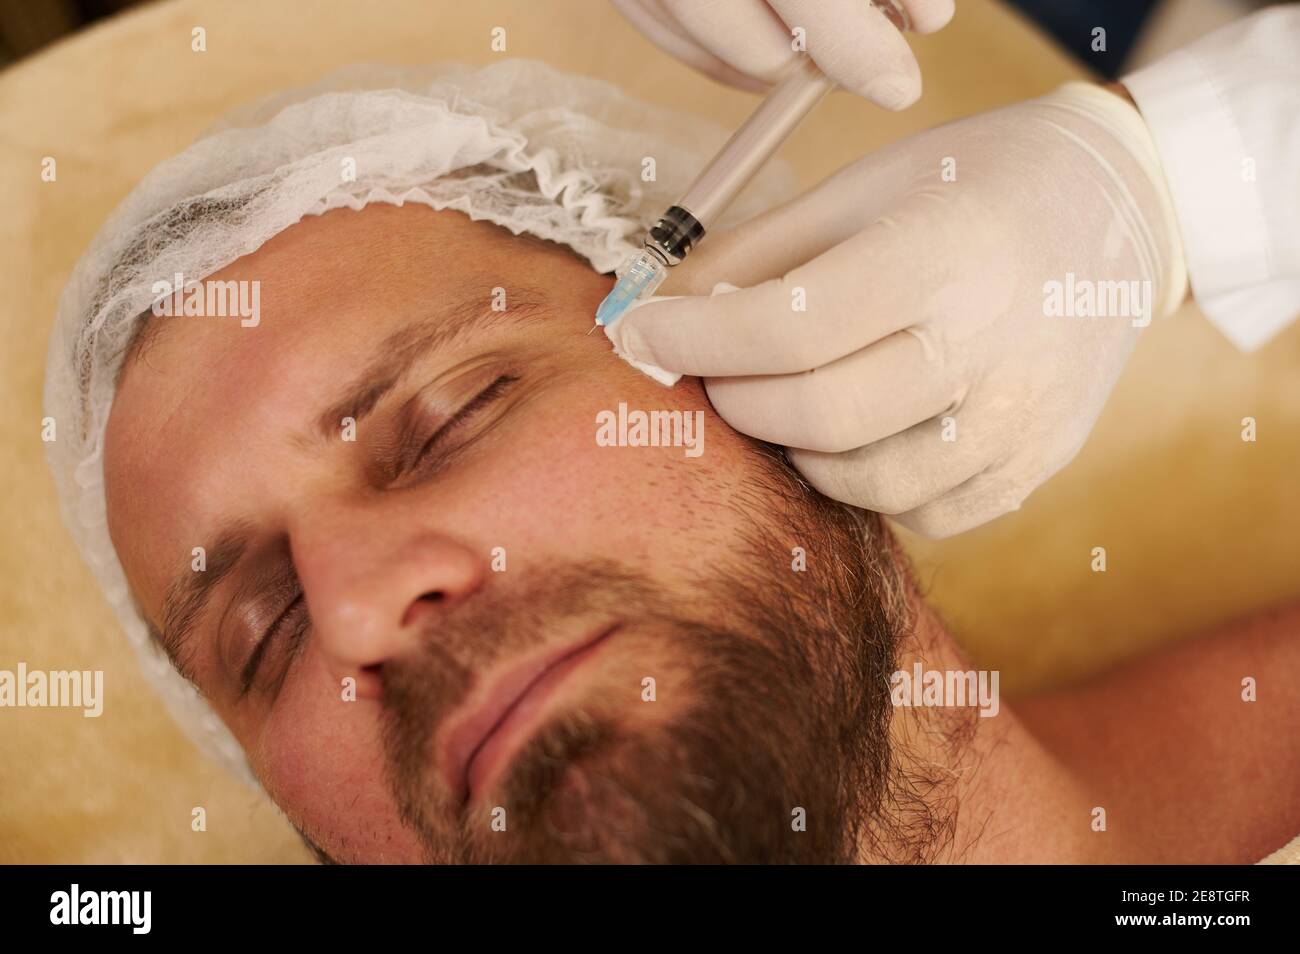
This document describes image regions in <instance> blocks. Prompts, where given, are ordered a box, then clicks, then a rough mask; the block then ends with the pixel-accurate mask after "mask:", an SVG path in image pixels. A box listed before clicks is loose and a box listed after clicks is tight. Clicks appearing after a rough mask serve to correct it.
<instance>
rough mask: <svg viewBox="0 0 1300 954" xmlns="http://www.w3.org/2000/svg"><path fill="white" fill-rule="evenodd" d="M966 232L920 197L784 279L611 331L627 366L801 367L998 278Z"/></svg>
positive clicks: (692, 370) (663, 308)
mask: <svg viewBox="0 0 1300 954" xmlns="http://www.w3.org/2000/svg"><path fill="white" fill-rule="evenodd" d="M851 200H852V197H845V199H844V201H846V202H847V201H851ZM811 214H815V212H814V213H811ZM971 233H978V224H977V223H972V221H971V219H969V218H963V217H960V216H954V215H953V214H952V212H951V210H949V209H947V208H946V206H945V205H944V204H943V203H941V202H935V201H930V200H924V199H918V200H917V201H915V202H912V203H910V205H909V207H908V208H905V209H899V210H897V211H894V212H891V214H890V215H888V216H885V217H882V218H880V219H877V220H876V221H875V222H873V223H871V224H870V225H868V226H867V227H866V228H864V229H862V230H861V231H859V232H858V233H857V234H855V235H853V236H852V237H850V238H849V239H847V240H846V241H844V242H841V243H840V244H838V245H836V246H834V247H833V248H831V249H829V250H827V251H826V252H823V253H822V254H821V255H818V256H817V257H816V258H814V259H812V260H811V261H808V262H806V263H804V264H802V265H800V266H798V267H797V268H795V269H793V270H791V271H789V272H787V273H786V274H785V276H784V277H783V278H779V279H771V280H769V281H766V282H763V283H762V284H759V285H755V286H753V287H750V288H742V289H740V290H739V291H734V292H731V293H729V294H725V295H712V296H710V297H707V298H705V297H699V296H688V297H685V298H675V299H672V300H668V301H656V302H650V303H648V304H645V305H641V306H638V307H637V308H634V309H632V310H630V311H628V312H627V313H626V314H625V315H624V316H623V317H622V318H620V319H619V320H618V321H616V322H614V324H613V325H611V326H610V328H609V332H608V333H609V336H610V338H611V340H613V341H614V343H615V344H617V345H618V347H619V349H620V350H621V351H622V352H623V353H624V354H627V355H628V356H629V357H631V358H632V359H634V360H637V361H643V362H645V363H647V364H652V365H657V366H659V367H661V368H666V369H667V370H669V371H676V372H680V373H682V374H691V375H696V376H699V377H722V376H727V377H730V376H736V375H755V374H792V373H795V372H799V371H807V370H810V369H812V368H817V367H820V366H822V365H824V364H828V363H830V362H831V361H834V360H836V359H838V358H841V357H843V356H845V355H848V354H851V353H852V352H855V351H858V350H860V349H862V348H864V347H866V346H867V345H869V344H871V343H872V342H874V341H879V340H881V339H883V338H885V337H886V336H888V335H890V334H892V333H894V332H896V331H899V330H901V329H902V328H905V327H907V326H908V325H909V324H912V323H913V322H916V321H919V320H923V319H924V318H926V317H931V315H930V312H932V311H934V309H935V308H937V307H939V305H938V304H936V302H937V301H938V299H937V298H936V296H938V295H939V294H940V293H941V292H942V290H943V289H950V288H954V287H960V283H961V281H963V280H965V278H966V276H968V275H975V276H980V275H983V274H996V272H990V265H991V264H992V263H990V262H987V261H985V258H986V257H987V256H989V255H992V254H995V253H996V252H997V251H998V249H997V248H996V243H995V242H992V241H991V240H990V238H989V237H988V236H980V235H978V234H971ZM746 234H748V235H753V236H755V237H756V236H757V234H758V233H757V231H755V230H749V231H747V233H746ZM950 297H951V296H950ZM944 307H950V306H944ZM936 410H937V409H936ZM918 420H919V418H918ZM909 423H915V422H914V421H913V422H909ZM855 446H856V445H855Z"/></svg>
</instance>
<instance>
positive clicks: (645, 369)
mask: <svg viewBox="0 0 1300 954" xmlns="http://www.w3.org/2000/svg"><path fill="white" fill-rule="evenodd" d="M734 291H740V288H739V287H738V286H736V285H733V284H731V283H730V282H718V283H717V284H716V285H714V286H713V291H711V292H710V293H709V296H710V297H712V296H713V295H725V294H727V293H728V292H734ZM681 297H683V296H682V295H648V296H646V297H645V298H642V299H639V300H637V301H634V302H632V304H630V305H628V306H627V311H625V312H623V314H622V315H620V316H619V319H618V320H619V321H622V320H624V319H625V318H626V317H627V316H628V315H629V314H630V313H631V312H632V311H634V310H635V309H637V308H640V307H641V306H642V305H648V304H650V303H651V302H654V301H672V300H673V299H675V298H681ZM615 324H618V322H614V323H613V324H609V325H605V326H604V329H605V337H606V338H608V339H609V340H610V343H611V344H613V345H614V353H615V354H616V355H618V356H619V357H620V358H622V359H623V360H624V361H626V362H627V363H628V364H630V365H632V367H634V368H636V369H637V370H638V371H640V372H641V373H642V374H645V375H648V376H650V377H651V378H654V380H656V381H658V382H659V383H660V384H662V385H663V386H664V387H667V388H670V387H672V386H673V385H674V384H676V383H677V382H678V381H680V380H681V378H682V376H681V375H680V374H678V373H677V372H675V371H665V370H664V369H663V368H661V367H659V366H658V365H656V364H648V363H647V362H645V361H633V360H632V359H631V358H629V357H628V356H627V355H625V354H624V353H623V352H622V351H620V350H619V347H618V342H617V341H615V340H614V336H613V335H612V334H610V329H611V328H612V327H613V326H614V325H615Z"/></svg>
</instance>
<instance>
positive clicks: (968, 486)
mask: <svg viewBox="0 0 1300 954" xmlns="http://www.w3.org/2000/svg"><path fill="white" fill-rule="evenodd" d="M1034 486H1036V484H1032V485H1029V486H1028V487H1026V486H1025V485H1024V484H1022V483H1016V484H1014V485H1009V484H1008V483H1007V478H1006V475H1004V474H1002V473H999V472H997V471H994V470H988V471H982V472H981V473H978V474H976V475H975V476H973V477H971V478H970V479H969V480H967V481H965V482H964V483H962V484H959V485H958V486H956V487H954V488H953V489H952V490H951V491H949V492H948V493H946V494H943V495H942V496H939V497H936V498H935V499H934V500H931V501H930V502H929V503H926V504H922V505H921V506H920V507H917V508H915V509H913V510H909V511H907V512H906V513H900V514H897V515H895V516H894V517H893V519H894V520H895V521H897V522H898V523H900V524H901V525H903V526H904V527H907V529H909V530H911V531H912V532H914V533H919V534H920V535H921V536H923V537H929V538H930V539H931V540H942V539H943V538H944V537H951V536H956V535H957V534H959V533H965V532H966V531H967V530H970V529H972V528H973V527H978V526H980V525H981V524H985V523H988V522H989V521H990V520H993V519H995V518H997V517H1001V516H1003V515H1004V514H1008V513H1011V512H1012V511H1013V510H1019V509H1020V504H1021V503H1022V502H1023V501H1024V499H1025V498H1026V497H1027V496H1029V493H1030V491H1031V490H1032V489H1033V487H1034Z"/></svg>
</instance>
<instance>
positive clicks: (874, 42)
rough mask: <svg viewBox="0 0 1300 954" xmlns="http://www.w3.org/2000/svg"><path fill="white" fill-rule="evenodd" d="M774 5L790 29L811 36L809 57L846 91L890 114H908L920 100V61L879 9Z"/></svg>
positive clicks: (807, 0)
mask: <svg viewBox="0 0 1300 954" xmlns="http://www.w3.org/2000/svg"><path fill="white" fill-rule="evenodd" d="M769 2H770V3H771V4H772V8H773V9H774V10H775V11H776V12H777V14H779V15H780V17H781V19H782V20H784V21H785V23H786V25H787V26H788V27H791V28H793V27H802V28H803V29H804V30H805V31H806V36H807V44H808V54H809V55H810V56H811V57H812V58H813V61H814V62H816V64H817V66H818V67H820V69H821V71H822V72H823V73H825V74H826V75H827V76H829V77H830V78H831V79H833V80H834V81H835V82H836V83H838V84H839V85H840V86H842V87H843V88H844V89H847V90H849V91H850V92H853V93H856V94H858V95H859V96H864V97H866V98H867V99H869V100H871V101H872V102H873V103H875V104H876V105H878V106H883V107H884V108H885V109H903V108H905V107H907V106H910V105H912V104H913V103H914V102H916V101H917V99H919V98H920V96H921V68H920V67H919V66H917V65H916V57H915V56H913V55H912V49H911V47H909V46H908V45H907V40H905V39H904V38H903V34H902V33H900V32H899V28H898V27H897V26H895V25H894V23H893V22H891V21H890V19H889V17H888V16H886V15H885V13H884V12H882V11H881V10H880V9H879V8H878V7H876V6H873V5H871V4H870V3H867V2H865V0H769ZM905 9H906V7H905ZM910 12H911V11H910V10H908V13H909V16H910Z"/></svg>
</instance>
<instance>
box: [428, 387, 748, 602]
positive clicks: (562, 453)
mask: <svg viewBox="0 0 1300 954" xmlns="http://www.w3.org/2000/svg"><path fill="white" fill-rule="evenodd" d="M628 371H629V374H630V375H631V376H632V380H630V381H629V380H627V379H624V378H622V377H617V378H616V379H615V380H611V381H602V380H601V378H599V377H597V376H595V375H592V376H590V377H586V378H583V379H581V380H579V381H576V382H573V383H565V384H562V385H557V386H556V387H554V388H552V389H551V390H550V391H549V392H548V393H547V394H546V395H545V396H544V399H543V400H539V401H538V402H537V405H535V406H533V407H530V408H527V409H526V410H521V412H520V414H519V418H518V420H517V421H514V422H512V423H511V425H510V427H509V428H507V429H505V430H504V432H503V433H502V434H501V443H500V444H498V445H497V446H495V447H493V448H492V449H491V451H490V452H488V453H486V454H484V455H483V458H482V459H481V460H480V461H479V462H476V463H475V464H474V465H473V466H472V467H470V468H467V469H466V472H465V473H464V474H462V475H458V477H457V480H456V484H457V487H456V489H455V491H454V494H455V498H454V499H455V500H456V510H457V511H458V513H459V516H458V517H457V522H458V523H460V524H461V525H462V526H463V527H464V529H465V531H466V532H468V533H469V534H470V535H471V537H472V538H473V539H477V540H480V541H482V542H483V543H484V544H487V545H488V546H489V547H491V546H502V547H505V549H506V552H507V553H508V554H510V555H511V556H512V558H517V559H519V560H520V561H521V565H523V563H525V562H527V563H531V562H532V561H531V560H530V558H529V554H532V553H538V554H541V555H543V558H550V557H552V556H553V557H555V558H559V559H589V558H592V557H608V558H611V559H615V560H618V561H620V562H624V563H627V564H629V565H631V566H633V567H634V568H635V569H636V570H638V571H639V572H642V573H646V574H648V575H650V576H652V577H656V578H659V579H661V580H663V581H664V582H668V581H670V580H674V579H675V578H676V576H677V575H678V574H677V572H675V570H676V568H681V569H682V571H683V575H684V574H685V571H686V570H687V569H688V568H689V566H690V565H691V564H698V560H699V556H700V554H701V551H708V550H709V549H718V548H725V547H727V546H728V544H729V543H730V542H731V541H733V540H734V536H735V534H736V532H737V530H738V529H739V527H740V525H741V524H742V523H744V522H745V521H744V518H743V517H742V516H741V515H740V514H738V513H737V512H736V511H735V510H734V509H733V508H731V507H730V506H727V501H728V500H730V499H732V497H733V495H734V491H735V490H736V489H737V488H738V486H739V484H740V482H741V481H742V480H743V478H744V476H745V474H746V472H747V468H749V467H752V463H751V462H750V455H751V454H752V451H751V449H750V448H749V447H748V445H747V442H746V441H745V440H744V439H743V438H741V437H740V436H739V435H737V434H736V433H735V432H734V431H732V430H731V428H729V427H728V426H727V425H726V423H725V422H723V421H722V419H721V418H719V417H718V416H717V415H716V414H715V413H714V412H713V410H712V408H711V407H710V406H709V404H708V401H707V399H706V398H705V396H704V392H703V388H702V387H700V386H699V383H698V382H697V381H695V380H693V379H692V380H689V381H687V382H683V383H682V384H679V385H678V386H677V387H676V388H673V389H667V388H662V387H660V386H659V385H657V384H655V383H654V382H652V381H650V380H649V379H647V378H644V376H642V375H641V374H640V373H639V372H636V371H632V370H631V369H628ZM620 402H622V403H624V404H626V405H627V410H628V412H629V413H631V412H634V411H644V412H650V411H679V412H681V413H682V414H684V415H693V416H694V417H693V421H695V422H702V432H703V439H702V441H700V440H699V439H698V438H697V443H696V446H697V447H700V448H701V452H700V453H699V455H698V456H691V455H688V453H687V448H685V447H682V446H669V447H650V446H602V444H601V443H600V442H598V440H597V432H598V430H599V425H598V423H597V421H598V415H600V414H602V413H607V414H612V415H613V416H614V417H615V418H617V416H618V413H619V410H618V409H619V403H620ZM696 430H699V428H696ZM693 433H694V431H693Z"/></svg>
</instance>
